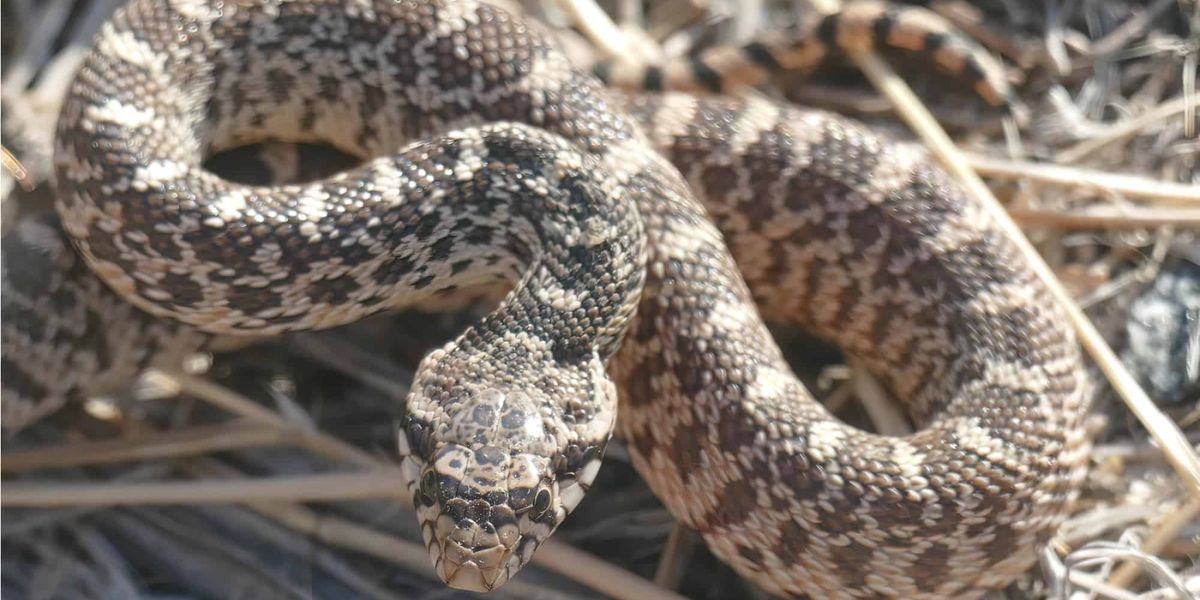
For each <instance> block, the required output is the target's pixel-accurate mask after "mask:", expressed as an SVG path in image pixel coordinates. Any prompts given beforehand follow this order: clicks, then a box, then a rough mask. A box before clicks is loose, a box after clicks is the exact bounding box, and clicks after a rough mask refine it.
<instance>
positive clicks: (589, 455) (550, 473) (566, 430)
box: [399, 371, 615, 592]
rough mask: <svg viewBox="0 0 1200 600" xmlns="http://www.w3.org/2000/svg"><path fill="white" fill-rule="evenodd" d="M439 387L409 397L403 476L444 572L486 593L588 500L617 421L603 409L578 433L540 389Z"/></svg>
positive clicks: (451, 581) (455, 583)
mask: <svg viewBox="0 0 1200 600" xmlns="http://www.w3.org/2000/svg"><path fill="white" fill-rule="evenodd" d="M601 373H602V371H601ZM605 383H608V382H607V380H605ZM609 385H611V384H609ZM433 387H434V388H435V389H436V391H434V390H431V389H429V388H424V389H422V388H417V387H414V393H413V394H412V395H410V397H409V399H408V410H407V411H406V414H405V416H404V418H403V420H402V423H401V429H402V431H401V432H400V436H399V438H400V442H399V443H400V454H401V456H402V457H403V462H402V467H401V470H402V471H403V473H404V477H405V479H406V481H407V484H408V490H409V491H410V492H411V493H412V499H413V504H414V506H415V508H416V512H417V517H418V520H419V521H420V525H421V533H422V536H423V538H424V541H425V546H426V548H427V549H428V550H429V555H430V558H431V559H432V560H433V565H434V570H435V571H436V572H437V574H438V576H439V577H440V578H441V579H442V580H443V581H445V582H446V584H447V585H449V586H451V587H454V588H458V589H464V590H471V591H479V592H483V591H489V590H492V589H495V588H496V587H498V586H500V585H502V584H503V583H504V582H506V581H508V579H509V578H510V577H512V576H513V575H514V574H515V573H516V572H517V571H518V570H519V569H520V568H521V567H522V566H524V565H525V564H526V563H527V562H529V560H530V559H531V558H532V557H533V554H534V552H535V551H536V550H537V548H538V546H540V545H541V543H542V542H544V541H545V540H546V539H547V538H548V537H549V536H550V534H551V533H552V532H553V531H554V529H555V528H556V527H558V525H559V524H560V523H562V521H563V520H564V519H565V518H566V516H567V514H569V513H570V512H571V511H572V510H574V508H575V507H576V505H578V504H579V501H580V500H582V499H583V496H584V493H585V491H586V490H587V489H588V487H590V485H591V483H592V481H593V480H594V479H595V476H596V473H597V471H598V470H599V468H600V460H601V456H602V454H603V450H604V445H605V444H606V443H607V440H608V437H609V434H610V433H611V431H612V424H613V420H614V417H615V415H614V414H613V412H612V410H611V409H610V408H603V409H602V410H601V411H600V412H601V413H602V414H597V415H593V416H594V417H595V418H594V419H592V421H594V422H591V423H590V424H589V426H588V427H586V428H584V429H580V427H579V423H577V422H576V423H567V422H564V419H563V416H562V413H561V411H559V410H558V409H556V404H555V402H554V401H552V399H551V398H549V397H547V395H546V394H543V393H539V392H537V391H535V390H527V389H521V390H514V389H505V390H503V391H501V390H500V389H496V388H484V389H467V388H463V387H457V388H453V389H452V390H450V391H449V392H447V391H446V390H445V388H444V387H440V386H433ZM572 387H573V386H567V389H571V388H572ZM575 389H578V388H575ZM608 392H611V390H608V391H606V392H605V393H608ZM447 393H449V394H450V396H451V397H452V398H453V399H451V400H449V401H447V395H446V394H447ZM433 397H438V398H440V401H439V402H438V403H437V404H436V405H434V404H432V402H431V401H432V399H433ZM559 400H561V399H559ZM613 405H614V404H612V403H609V404H604V405H598V406H606V407H607V406H613ZM567 420H570V419H569V418H568V419H567ZM585 440H589V441H585Z"/></svg>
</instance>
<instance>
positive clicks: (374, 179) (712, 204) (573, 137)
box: [2, 0, 1088, 598]
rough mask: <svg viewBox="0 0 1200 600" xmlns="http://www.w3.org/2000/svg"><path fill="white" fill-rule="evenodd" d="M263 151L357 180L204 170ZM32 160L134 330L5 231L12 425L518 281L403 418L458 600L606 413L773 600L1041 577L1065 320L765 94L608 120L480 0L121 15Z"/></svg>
mask: <svg viewBox="0 0 1200 600" xmlns="http://www.w3.org/2000/svg"><path fill="white" fill-rule="evenodd" d="M882 29H883V30H884V31H882V33H884V34H885V35H883V36H882V37H884V38H886V37H887V35H886V34H887V31H886V27H882ZM875 31H876V33H880V31H879V30H878V29H877V30H875ZM835 41H838V42H841V40H840V38H839V39H837V40H835ZM261 139H280V140H284V141H297V142H301V141H321V142H326V143H329V144H331V145H333V146H335V147H337V148H338V149H340V150H343V151H345V152H349V153H351V154H354V155H357V156H362V157H364V158H368V159H370V160H369V161H368V162H367V163H365V164H364V165H363V166H361V167H358V168H356V169H353V170H351V171H348V172H346V173H343V174H340V175H336V176H334V177H331V178H328V179H324V180H320V181H317V182H314V183H311V184H303V185H288V186H275V187H269V186H245V185H238V184H233V183H230V182H228V181H224V180H221V179H219V178H217V177H215V176H213V175H211V174H209V173H208V172H206V171H204V170H203V169H201V168H200V162H201V160H202V158H203V157H204V156H205V155H207V154H208V153H211V152H214V151H218V150H221V149H223V148H229V147H232V146H236V145H239V144H243V143H247V142H252V141H257V140H261ZM406 144H407V145H406ZM668 160H669V161H670V163H673V164H674V165H675V167H677V168H678V169H679V170H678V171H677V170H676V169H675V168H673V167H672V166H671V164H669V163H668ZM56 165H57V179H58V180H57V185H58V193H59V195H60V206H59V213H60V215H61V226H62V231H65V232H66V234H67V237H69V238H70V239H71V240H72V242H73V243H74V245H75V247H76V249H77V250H78V251H79V252H80V254H81V255H82V256H83V257H84V258H85V260H86V262H87V265H88V266H90V268H91V270H92V271H93V272H95V273H96V274H97V275H99V276H100V278H101V279H102V280H103V281H104V282H105V283H106V284H107V285H108V286H109V288H110V289H111V290H113V291H115V292H117V294H119V295H120V296H121V297H122V298H123V299H124V300H126V301H129V302H132V303H133V304H134V305H136V306H137V307H138V308H140V309H142V310H143V311H146V312H145V313H142V312H139V311H136V310H132V309H130V308H129V307H128V305H124V304H121V303H119V302H116V299H115V297H114V296H112V295H111V294H109V293H108V292H107V291H106V290H105V289H104V288H102V287H101V286H99V285H96V284H95V283H94V282H95V281H96V280H95V279H94V278H91V277H90V276H88V275H87V273H86V272H85V271H84V269H83V268H82V266H81V264H80V262H79V261H76V260H74V258H75V257H74V256H72V255H71V254H70V253H69V252H67V251H66V250H65V247H64V246H63V244H62V241H61V237H60V236H59V235H58V231H59V230H58V226H57V225H56V224H55V223H54V222H53V221H45V222H38V223H31V224H29V225H28V226H27V227H24V228H22V229H20V230H19V231H18V232H16V233H14V234H11V235H9V236H6V238H5V247H4V291H3V296H2V297H3V302H4V306H3V310H4V312H5V322H4V343H3V350H4V353H3V368H4V372H3V380H4V391H3V394H4V396H3V399H4V420H5V425H6V427H16V426H20V425H21V424H23V423H25V422H28V421H29V420H31V419H33V418H36V417H37V416H40V415H42V414H45V413H47V412H48V411H50V410H53V408H54V407H56V406H59V405H61V404H63V403H64V402H68V401H71V400H72V399H76V398H82V397H86V396H87V395H89V394H93V393H96V392H97V391H98V390H100V389H103V388H104V387H106V386H110V385H118V384H119V383H120V381H121V380H125V379H127V378H128V376H130V374H132V373H135V372H136V371H137V370H138V369H140V368H142V367H144V366H145V365H146V364H147V363H148V362H149V361H151V360H155V359H157V358H158V357H161V356H162V355H163V352H162V350H170V351H171V352H174V353H181V352H185V351H187V350H190V349H194V348H198V347H200V346H201V345H202V344H203V343H204V341H203V336H202V335H201V334H200V333H198V332H196V331H194V330H192V329H190V327H194V328H197V329H198V330H202V331H204V332H207V333H252V334H271V333H277V332H282V331H288V330H294V329H307V328H323V327H332V326H335V325H339V324H342V323H347V322H350V321H353V320H356V319H358V318H361V317H363V316H365V315H368V314H371V313H374V312H378V311H382V310H390V309H394V308H398V307H401V306H411V305H414V304H424V305H427V304H430V303H434V304H436V302H437V300H438V298H439V297H440V296H442V295H450V294H454V293H455V292H456V291H457V290H458V289H460V288H465V287H468V286H479V285H484V286H492V285H495V282H497V281H508V282H510V285H515V287H513V288H512V290H511V291H510V292H509V293H508V295H507V296H506V297H505V299H504V300H503V301H502V302H501V304H500V306H499V307H497V308H496V310H495V311H494V312H492V313H491V314H490V315H489V316H488V317H486V318H485V319H484V320H483V321H482V322H481V323H479V324H478V325H477V326H475V327H473V328H471V329H470V330H468V331H467V332H465V333H464V334H463V335H462V336H460V337H459V338H458V339H456V340H455V341H454V342H452V343H450V344H449V345H447V346H446V347H444V348H442V349H439V350H435V351H434V352H432V353H431V354H430V355H429V356H428V357H426V359H425V360H424V361H423V362H422V364H421V368H420V369H419V370H418V373H417V376H416V379H415V381H414V383H413V386H412V390H413V391H412V393H411V395H410V397H409V398H408V399H407V401H406V404H405V411H404V415H403V418H402V423H401V432H400V436H399V438H400V454H401V457H402V470H403V471H404V473H405V475H406V478H407V479H408V486H409V490H410V491H411V493H412V495H413V500H414V504H415V506H416V510H417V514H418V517H419V519H420V520H421V523H422V531H423V533H424V536H425V543H426V545H427V547H428V548H429V551H430V554H431V557H432V559H433V561H434V567H435V570H436V571H437V573H438V575H439V576H440V577H442V578H443V579H444V580H446V581H447V582H449V583H450V584H451V585H453V586H455V587H460V588H465V589H473V590H487V589H492V588H494V587H496V586H499V585H501V584H503V583H504V582H505V581H507V580H508V579H509V578H511V577H512V576H513V575H514V574H515V573H516V572H517V570H518V569H520V568H521V566H522V565H524V564H525V563H526V562H527V561H528V560H529V558H530V557H531V556H532V554H533V552H534V551H535V550H536V549H537V547H538V545H539V544H540V543H541V542H542V541H544V540H545V539H546V538H547V536H549V535H550V533H551V532H552V531H553V530H554V528H555V527H556V526H557V525H558V524H559V523H561V522H562V520H563V519H564V518H565V517H566V515H567V514H568V513H569V512H571V510H572V509H574V507H575V506H576V505H577V504H578V502H579V501H580V500H581V499H582V497H583V495H584V492H585V491H586V490H587V488H588V487H589V486H590V485H591V483H592V482H593V479H594V477H595V474H596V470H597V469H598V468H599V464H600V462H599V461H600V456H601V455H602V453H603V449H604V446H605V444H606V442H607V440H608V437H609V435H610V433H611V431H612V430H613V427H614V420H616V421H617V423H618V425H619V427H620V431H621V433H622V435H623V436H624V437H625V438H626V440H627V441H628V447H629V449H630V452H631V454H632V455H633V457H634V461H635V464H636V466H637V467H638V469H639V471H640V472H641V473H642V474H643V475H644V476H645V478H646V479H647V481H648V482H649V484H650V486H651V487H652V488H653V489H654V491H655V492H656V494H658V496H659V497H660V498H661V499H662V500H663V501H664V503H665V504H666V505H667V506H668V507H669V508H670V510H671V511H672V513H673V514H675V515H676V516H677V517H678V518H679V519H681V520H682V521H684V522H685V523H687V524H688V525H689V526H691V527H693V528H695V529H696V530H697V531H699V532H700V533H701V534H702V535H703V536H704V538H705V540H706V541H707V542H708V544H709V546H710V547H711V548H712V549H713V551H714V552H715V553H716V554H717V555H718V556H720V557H721V558H722V559H723V560H725V561H726V562H728V563H729V564H730V565H732V566H733V567H734V568H735V569H736V570H737V571H738V572H739V573H741V574H742V575H744V576H746V577H749V578H751V579H753V580H754V581H755V582H757V583H758V584H759V585H761V586H762V587H763V588H764V589H766V590H767V591H769V592H772V593H776V594H780V595H787V596H804V595H808V596H811V597H817V598H870V597H903V598H973V597H979V596H981V595H982V594H983V593H984V591H986V590H987V589H991V588H996V587H1000V586H1003V585H1005V584H1006V583H1007V582H1009V581H1011V580H1012V579H1013V578H1014V577H1015V576H1016V575H1017V574H1019V573H1021V572H1023V571H1024V570H1025V569H1027V568H1028V567H1029V566H1030V565H1031V564H1032V563H1033V562H1034V560H1035V558H1036V556H1035V550H1036V549H1037V547H1038V546H1039V545H1040V544H1042V543H1044V542H1045V541H1046V540H1047V539H1048V538H1049V536H1050V535H1052V533H1053V532H1054V529H1055V527H1056V526H1057V525H1058V523H1059V522H1061V520H1062V519H1063V517H1064V515H1065V513H1066V511H1067V509H1068V506H1069V503H1070V502H1071V500H1072V498H1073V496H1074V495H1075V494H1076V491H1077V487H1078V484H1079V480H1080V478H1081V477H1082V475H1083V469H1084V466H1085V463H1086V461H1085V458H1086V452H1087V448H1088V441H1087V439H1086V436H1085V433H1084V429H1083V417H1084V414H1085V412H1086V408H1087V397H1086V394H1085V382H1084V380H1083V377H1082V372H1081V369H1080V364H1081V363H1080V356H1079V354H1078V350H1077V348H1076V345H1075V342H1074V339H1073V337H1072V335H1071V333H1070V332H1069V330H1068V329H1067V327H1066V325H1065V320H1064V318H1063V317H1062V315H1061V314H1060V313H1059V311H1058V309H1057V308H1055V306H1054V303H1053V301H1052V299H1051V297H1050V295H1049V293H1048V292H1047V291H1046V290H1045V289H1044V288H1043V286H1042V284H1040V283H1039V282H1038V280H1037V278H1036V277H1035V275H1034V274H1033V272H1032V270H1031V269H1029V268H1028V266H1027V265H1026V264H1025V262H1024V260H1023V259H1022V258H1021V256H1020V254H1019V253H1018V252H1017V251H1016V248H1015V246H1014V245H1013V244H1011V243H1010V242H1009V241H1007V240H1006V239H1005V238H1004V236H1003V234H1002V233H1001V232H1000V230H999V228H998V227H996V226H994V224H993V223H991V222H990V220H989V219H988V217H987V215H986V213H985V211H984V210H983V209H982V208H981V207H980V206H978V205H977V204H976V203H975V202H974V201H973V200H971V199H970V198H968V197H967V196H965V195H964V194H963V193H962V192H960V191H959V190H958V189H957V188H956V187H954V186H953V185H952V184H951V183H950V182H949V181H948V180H947V178H946V176H945V175H943V174H942V173H941V171H939V170H938V169H936V168H935V167H933V166H931V164H930V163H929V161H928V159H927V158H926V157H925V156H924V155H923V154H921V153H920V152H919V151H916V150H913V149H911V148H909V147H907V146H902V145H899V144H896V143H894V142H889V141H885V140H883V139H881V138H879V137H878V136H877V135H875V134H873V133H871V132H870V131H869V130H867V129H865V128H863V127H862V126H859V125H855V124H853V123H851V122H848V121H846V120H845V119H842V118H839V117H836V116H833V115H829V114H826V113H820V112H813V111H805V110H801V109H797V108H793V107H788V106H783V105H780V104H776V103H773V102H769V101H766V100H759V99H752V100H733V99H725V98H719V97H709V98H703V97H696V96H691V95H683V94H667V95H630V96H623V95H618V94H615V93H612V92H609V91H606V90H605V89H603V88H602V87H601V86H600V84H599V82H598V81H597V80H596V79H594V78H593V77H591V76H590V75H587V74H585V73H582V72H580V71H578V70H576V69H574V68H573V67H572V66H571V65H570V64H569V63H568V62H567V61H566V59H565V58H564V57H563V55H562V54H561V53H560V52H559V51H558V50H557V49H556V48H555V47H553V46H552V45H551V44H549V43H548V42H547V41H546V40H545V39H544V38H543V37H542V36H541V34H540V33H538V30H537V28H536V27H535V26H530V25H526V24H525V23H523V22H522V21H521V20H520V19H518V18H515V17H512V16H510V15H508V14H507V13H504V12H503V11H501V10H499V9H497V8H495V7H492V6H490V5H488V4H485V3H476V2H472V1H468V0H461V1H460V0H436V1H430V2H420V1H395V2H393V1H389V0H359V1H354V2H340V1H334V0H292V1H274V0H235V1H230V0H226V1H224V2H218V1H215V0H214V1H212V2H206V1H203V0H134V1H133V2H131V3H130V4H129V5H128V6H127V7H125V8H124V9H122V10H121V11H119V12H118V14H117V15H115V16H114V17H113V19H112V20H111V21H110V22H109V23H108V24H107V25H106V26H105V27H104V28H103V29H102V31H101V32H100V34H99V35H98V37H97V40H96V47H95V50H94V51H93V52H92V53H91V54H90V55H89V56H88V58H87V59H86V61H85V63H84V65H83V67H82V68H81V70H80V72H79V74H78V76H77V79H76V80H75V83H74V85H73V86H72V88H71V91H70V93H69V96H68V98H67V100H66V103H65V105H64V108H63V111H62V115H61V118H60V122H59V130H58V136H57V146H56ZM681 172H682V177H681V176H680V173H681ZM701 201H702V202H703V203H704V204H705V205H707V207H708V208H707V210H708V212H707V213H706V210H705V208H704V207H703V206H702V205H701ZM726 244H728V250H727V249H726ZM730 251H732V253H731V252H730ZM735 257H736V259H737V262H736V264H735V262H734V258H735ZM643 265H644V267H645V268H644V269H643ZM743 278H744V281H745V282H746V283H748V284H749V287H747V285H746V283H743ZM643 283H644V292H643V291H642V290H643ZM38 298H48V299H50V300H51V302H49V303H48V304H49V305H50V306H51V307H52V309H53V310H52V311H46V310H45V304H41V303H39V302H38V301H37V299H38ZM756 305H757V307H758V309H756V308H755V306H756ZM635 308H636V309H637V314H636V317H635V316H634V309H635ZM17 310H24V311H25V312H24V313H21V314H22V315H23V317H24V318H22V319H20V320H16V321H14V319H13V315H14V314H15V313H14V312H12V311H17ZM758 310H761V313H762V316H763V317H766V318H768V319H774V320H781V321H790V322H794V323H797V324H799V325H802V326H804V327H805V328H807V329H809V330H811V331H813V332H815V333H817V334H818V335H821V336H823V337H825V338H828V339H830V340H832V341H834V342H835V343H837V344H838V345H839V346H840V347H842V348H843V349H844V350H845V351H846V352H848V353H850V354H852V355H855V356H857V357H859V358H860V359H862V360H863V361H864V363H865V364H867V365H868V366H869V367H870V368H871V369H872V371H873V372H874V373H875V374H876V375H877V376H878V378H879V379H880V381H882V382H883V383H884V384H885V385H886V387H887V388H888V389H889V390H890V391H891V392H893V393H894V394H895V395H896V396H897V397H899V398H901V399H903V400H904V401H905V402H906V404H907V406H908V407H909V410H910V412H911V414H912V416H913V418H914V420H915V421H916V422H917V423H918V424H919V425H920V429H919V430H918V431H917V432H916V433H914V434H913V435H911V436H908V437H905V438H891V437H884V436H879V435H874V434H869V433H865V432H862V431H859V430H856V429H854V428H851V427H848V426H847V425H845V424H843V423H841V422H840V421H837V420H836V419H834V418H833V417H832V416H830V415H829V414H828V412H827V411H826V410H825V409H824V408H823V407H822V406H821V405H820V404H819V403H817V402H816V401H814V400H813V399H812V398H811V397H810V396H809V394H808V393H807V392H806V391H805V390H804V388H803V387H802V386H801V384H800V383H799V382H798V381H797V380H796V378H795V377H794V376H793V375H792V373H791V371H790V370H789V368H788V366H787V365H786V363H785V362H784V361H783V359H782V356H781V353H780V351H779V349H778V348H777V346H776V345H775V344H774V342H773V341H772V340H771V337H770V335H769V333H768V331H767V330H766V328H765V326H764V325H763V323H762V320H761V319H760V316H759V312H758ZM150 315H154V317H158V318H167V319H169V320H168V321H157V320H156V319H155V318H153V317H151V316H150ZM174 321H180V322H183V323H186V324H187V325H178V324H171V323H173V322H174ZM622 340H623V341H622ZM614 353H615V356H613V361H612V364H611V368H610V369H609V371H611V374H612V376H613V379H614V380H615V381H616V384H617V385H616V386H614V384H613V381H611V380H610V379H609V378H608V376H607V375H606V373H605V364H606V362H607V359H608V358H609V357H610V355H614ZM618 388H619V389H620V398H621V404H622V405H621V408H620V419H619V420H618V419H616V413H617V405H616V401H617V389H618Z"/></svg>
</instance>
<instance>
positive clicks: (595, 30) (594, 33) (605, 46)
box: [562, 0, 631, 57]
mask: <svg viewBox="0 0 1200 600" xmlns="http://www.w3.org/2000/svg"><path fill="white" fill-rule="evenodd" d="M562 7H563V8H564V9H565V10H566V11H567V13H568V14H569V15H570V16H571V19H572V20H573V21H574V22H575V23H576V24H577V25H578V26H579V27H580V28H582V29H583V30H584V33H586V34H587V36H588V39H590V40H591V41H592V42H593V43H594V44H596V45H597V46H599V47H600V50H601V51H602V52H603V54H604V55H605V56H606V57H628V56H629V55H630V54H631V50H630V48H629V44H628V43H626V40H625V35H624V34H623V33H621V30H620V29H618V28H617V26H616V24H615V23H613V22H612V19H610V18H608V15H607V14H606V13H605V12H604V9H602V8H600V7H599V6H598V5H597V4H596V2H595V1H594V0H562Z"/></svg>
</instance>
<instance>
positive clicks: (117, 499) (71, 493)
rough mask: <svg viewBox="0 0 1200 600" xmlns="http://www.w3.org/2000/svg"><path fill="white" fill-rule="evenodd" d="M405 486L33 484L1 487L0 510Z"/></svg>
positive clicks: (341, 496) (388, 490) (342, 478)
mask: <svg viewBox="0 0 1200 600" xmlns="http://www.w3.org/2000/svg"><path fill="white" fill-rule="evenodd" d="M404 489H405V488H404V483H403V479H401V477H400V472H399V471H398V470H396V469H379V470H376V471H365V472H360V473H334V474H323V475H302V476H295V477H273V478H265V479H258V480H247V481H225V480H216V481H172V482H166V483H57V482H56V483H34V482H27V481H14V482H10V483H8V484H6V485H5V486H4V494H3V495H2V496H0V506H5V507H30V508H41V507H50V506H59V507H61V506H95V505H104V506H116V505H145V504H213V503H237V502H249V501H280V500H290V501H296V502H310V501H333V500H358V499H363V498H400V497H403V496H405V494H404Z"/></svg>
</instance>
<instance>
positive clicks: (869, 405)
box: [846, 358, 912, 436]
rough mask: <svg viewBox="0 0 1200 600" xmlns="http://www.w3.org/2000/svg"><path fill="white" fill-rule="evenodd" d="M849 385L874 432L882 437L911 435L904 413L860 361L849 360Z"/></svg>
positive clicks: (910, 428) (910, 427)
mask: <svg viewBox="0 0 1200 600" xmlns="http://www.w3.org/2000/svg"><path fill="white" fill-rule="evenodd" d="M846 363H847V364H849V365H850V383H851V386H852V387H853V388H854V393H855V395H857V396H858V400H859V402H860V403H861V404H862V407H863V410H865V411H866V413H867V417H868V418H869V419H870V420H871V425H873V426H874V427H875V431H877V432H878V433H880V434H883V435H891V436H905V435H909V434H911V433H912V426H911V425H909V423H908V419H906V418H905V417H904V413H903V412H901V411H900V409H899V408H898V407H897V406H896V403H895V402H892V400H891V395H890V394H888V392H887V390H886V389H884V387H883V385H881V384H880V383H879V380H877V379H875V376H874V375H872V374H871V371H870V370H868V369H867V367H866V365H864V364H863V363H862V361H861V360H858V359H856V358H849V359H847V361H846Z"/></svg>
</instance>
